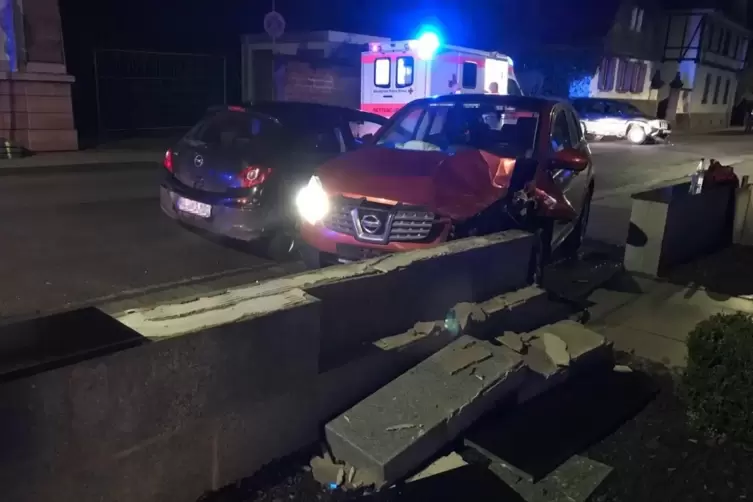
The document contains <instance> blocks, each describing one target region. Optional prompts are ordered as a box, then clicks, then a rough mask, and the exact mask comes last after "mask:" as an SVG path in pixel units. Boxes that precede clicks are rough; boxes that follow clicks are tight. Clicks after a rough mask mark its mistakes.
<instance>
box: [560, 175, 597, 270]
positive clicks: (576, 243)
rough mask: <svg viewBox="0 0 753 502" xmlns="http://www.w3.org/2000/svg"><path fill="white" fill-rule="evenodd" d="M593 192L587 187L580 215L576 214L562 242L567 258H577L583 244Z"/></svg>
mask: <svg viewBox="0 0 753 502" xmlns="http://www.w3.org/2000/svg"><path fill="white" fill-rule="evenodd" d="M593 194H594V192H593V188H589V190H588V195H587V196H586V200H584V201H583V208H582V209H581V211H580V215H578V222H577V223H576V224H575V226H574V227H573V229H572V231H571V232H570V235H568V236H567V238H566V239H565V242H563V243H562V251H563V255H564V258H565V259H567V260H574V259H577V258H578V253H579V252H580V248H581V246H582V245H583V241H584V240H585V239H586V231H587V230H588V218H589V216H591V199H593Z"/></svg>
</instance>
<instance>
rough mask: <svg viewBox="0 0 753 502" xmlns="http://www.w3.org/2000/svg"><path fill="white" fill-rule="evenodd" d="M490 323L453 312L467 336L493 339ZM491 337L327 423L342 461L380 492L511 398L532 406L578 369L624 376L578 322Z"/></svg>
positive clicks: (466, 309) (436, 360) (472, 312)
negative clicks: (484, 335)
mask: <svg viewBox="0 0 753 502" xmlns="http://www.w3.org/2000/svg"><path fill="white" fill-rule="evenodd" d="M461 313H462V315H461ZM450 317H451V316H450ZM489 318H490V316H488V315H486V313H485V312H484V310H483V309H480V308H479V309H478V310H477V309H474V308H472V306H471V305H465V304H461V305H458V306H456V308H455V319H456V320H457V321H458V327H460V326H461V325H462V327H463V332H464V333H468V332H474V333H484V332H487V333H488V331H489V329H488V326H485V321H487V320H488V319H489ZM461 321H462V322H461ZM419 324H420V326H419V325H417V326H416V327H415V328H414V329H415V330H416V331H419V330H420V331H426V330H429V331H431V330H433V329H438V327H437V324H438V323H419ZM489 338H490V339H489V340H482V339H479V338H474V337H471V336H468V335H467V334H463V335H461V336H459V337H458V338H457V339H455V340H454V341H453V342H451V343H450V344H448V345H447V346H445V347H444V348H443V349H441V350H439V351H438V352H436V353H435V354H434V355H433V356H431V357H429V358H428V359H426V360H424V361H423V362H422V363H420V364H418V365H417V366H415V367H414V368H412V369H411V370H409V371H408V372H406V373H404V374H403V375H401V376H399V377H398V378H396V379H395V380H393V381H392V382H390V383H389V384H387V385H385V386H384V387H382V388H381V389H379V390H378V391H377V392H375V393H374V394H372V395H370V396H369V397H367V398H366V399H364V400H363V401H361V402H360V403H358V404H356V405H355V406H353V407H352V408H351V409H349V410H347V411H346V412H344V413H343V414H341V415H340V416H338V417H337V418H335V419H334V420H332V421H331V422H329V423H328V424H327V426H326V438H327V441H328V444H329V447H330V448H331V451H332V453H333V455H334V457H335V458H336V459H337V461H342V462H345V463H347V464H348V465H352V466H354V467H355V468H356V469H357V471H358V472H363V473H368V474H367V477H368V478H370V479H373V480H374V482H375V484H376V486H377V487H381V486H384V485H386V484H391V483H393V482H395V481H398V480H400V479H404V478H405V477H406V476H408V475H410V474H411V473H415V472H416V470H417V469H418V467H419V466H420V465H422V464H423V465H425V463H426V462H427V461H429V460H430V458H431V456H432V455H434V454H436V452H438V451H439V450H440V449H441V448H442V447H444V446H445V445H446V444H447V443H448V442H450V441H451V440H453V439H454V438H456V437H458V435H460V434H461V433H462V432H463V431H464V430H466V429H467V428H468V427H469V426H470V425H472V424H473V423H474V421H475V420H477V419H478V418H479V417H480V416H481V415H483V414H484V413H485V412H486V411H488V410H490V409H491V408H493V407H494V406H496V405H498V404H499V403H500V402H501V401H505V402H507V398H508V397H513V400H512V401H510V402H512V403H514V402H518V403H519V402H522V401H525V400H528V399H530V398H532V397H535V396H537V395H539V394H541V393H542V392H544V391H546V390H548V389H551V388H552V387H553V386H555V385H557V384H559V383H561V382H563V381H564V380H565V379H566V378H567V377H568V375H569V374H570V373H572V372H575V371H581V370H586V369H589V368H592V369H597V368H601V367H602V366H603V367H604V369H605V370H611V369H612V368H615V371H620V370H619V369H617V368H616V367H614V362H613V356H612V347H611V344H610V343H609V342H607V341H606V340H605V339H604V337H602V336H601V335H599V334H598V333H596V332H594V331H592V330H590V329H588V328H586V327H584V326H583V325H581V324H579V323H576V322H574V321H560V322H557V323H554V324H550V325H547V326H544V327H542V328H539V329H537V330H535V331H531V332H528V333H522V334H519V333H514V332H510V331H506V332H503V333H502V334H501V335H499V336H496V337H493V336H490V337H489Z"/></svg>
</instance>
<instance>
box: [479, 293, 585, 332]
mask: <svg viewBox="0 0 753 502" xmlns="http://www.w3.org/2000/svg"><path fill="white" fill-rule="evenodd" d="M479 306H480V307H481V308H482V309H483V310H484V312H485V313H486V316H487V318H486V321H485V322H484V324H483V326H482V328H483V329H482V330H481V331H482V333H481V334H480V335H479V336H482V337H486V336H488V337H490V338H491V337H494V336H497V335H498V334H499V333H502V332H505V331H511V332H515V333H525V332H528V331H531V330H535V329H536V328H539V327H540V326H542V325H544V324H549V323H554V322H557V321H560V320H562V319H566V318H567V317H569V316H570V315H572V314H573V313H574V312H575V311H576V308H575V307H574V306H573V305H572V304H569V303H563V302H561V301H558V300H556V299H553V298H552V297H551V295H550V294H549V293H548V292H547V291H545V290H543V289H541V288H539V287H537V286H527V287H524V288H521V289H518V290H516V291H512V292H509V293H506V294H504V295H499V296H495V297H492V298H490V299H488V300H486V301H484V302H481V303H480V304H479Z"/></svg>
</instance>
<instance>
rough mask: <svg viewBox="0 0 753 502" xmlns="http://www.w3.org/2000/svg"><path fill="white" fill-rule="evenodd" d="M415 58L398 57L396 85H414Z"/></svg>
mask: <svg viewBox="0 0 753 502" xmlns="http://www.w3.org/2000/svg"><path fill="white" fill-rule="evenodd" d="M413 66H414V65H413V58H412V57H410V56H404V57H399V58H397V76H396V84H397V85H396V87H398V88H401V87H410V86H412V85H413Z"/></svg>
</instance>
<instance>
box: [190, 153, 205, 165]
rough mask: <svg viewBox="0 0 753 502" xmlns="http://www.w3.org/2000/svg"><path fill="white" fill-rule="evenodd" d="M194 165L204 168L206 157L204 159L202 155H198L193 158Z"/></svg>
mask: <svg viewBox="0 0 753 502" xmlns="http://www.w3.org/2000/svg"><path fill="white" fill-rule="evenodd" d="M193 165H195V166H196V167H201V166H203V165H204V157H202V156H201V155H197V156H196V157H194V158H193Z"/></svg>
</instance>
